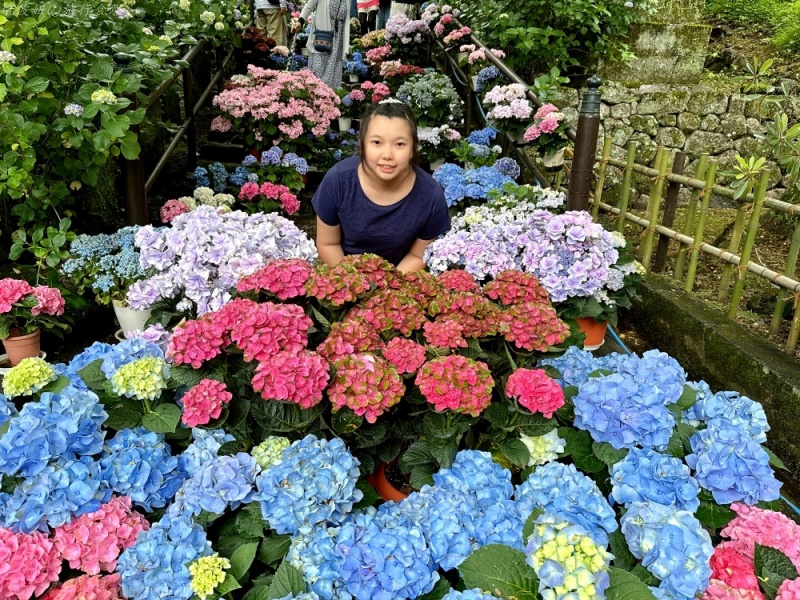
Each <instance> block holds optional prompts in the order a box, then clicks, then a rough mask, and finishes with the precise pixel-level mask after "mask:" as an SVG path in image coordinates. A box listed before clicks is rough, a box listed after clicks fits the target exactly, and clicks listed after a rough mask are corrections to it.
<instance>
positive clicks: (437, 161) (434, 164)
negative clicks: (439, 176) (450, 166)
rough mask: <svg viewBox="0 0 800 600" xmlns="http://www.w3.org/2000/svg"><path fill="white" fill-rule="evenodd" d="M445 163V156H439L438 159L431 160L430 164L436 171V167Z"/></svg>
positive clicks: (432, 169)
mask: <svg viewBox="0 0 800 600" xmlns="http://www.w3.org/2000/svg"><path fill="white" fill-rule="evenodd" d="M443 164H444V159H443V158H439V159H437V160H432V161H430V164H429V166H430V169H431V171H435V170H436V169H438V168H439V167H441V166H442V165H443Z"/></svg>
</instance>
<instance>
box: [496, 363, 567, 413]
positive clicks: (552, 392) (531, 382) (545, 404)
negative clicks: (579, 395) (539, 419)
mask: <svg viewBox="0 0 800 600" xmlns="http://www.w3.org/2000/svg"><path fill="white" fill-rule="evenodd" d="M506 396H508V397H509V398H514V399H515V400H517V401H518V402H519V403H520V404H521V405H522V406H524V407H525V408H527V409H528V410H529V411H531V412H534V413H536V412H538V413H542V414H543V415H544V416H545V417H547V418H548V419H549V418H550V417H552V416H553V413H554V412H556V411H557V410H558V409H559V408H561V407H562V406H564V391H563V390H562V389H561V386H560V385H558V383H557V382H556V381H555V380H554V379H552V378H551V377H549V376H548V375H547V373H545V372H544V370H542V369H517V370H516V371H514V372H513V373H512V374H511V375H509V376H508V381H506Z"/></svg>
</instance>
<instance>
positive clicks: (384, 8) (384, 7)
mask: <svg viewBox="0 0 800 600" xmlns="http://www.w3.org/2000/svg"><path fill="white" fill-rule="evenodd" d="M379 2H380V4H379V5H378V18H377V21H376V23H375V29H386V21H388V20H389V15H390V14H391V12H392V0H379Z"/></svg>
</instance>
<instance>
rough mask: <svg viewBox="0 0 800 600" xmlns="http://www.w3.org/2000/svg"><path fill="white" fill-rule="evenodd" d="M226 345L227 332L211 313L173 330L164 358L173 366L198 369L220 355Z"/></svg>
mask: <svg viewBox="0 0 800 600" xmlns="http://www.w3.org/2000/svg"><path fill="white" fill-rule="evenodd" d="M228 344H229V340H228V330H227V329H226V328H225V326H224V325H223V324H221V323H219V322H217V321H216V320H215V319H214V317H213V313H208V314H206V315H203V316H202V317H200V318H199V319H195V320H193V321H186V322H185V323H182V324H180V325H178V326H177V327H176V328H175V330H174V331H173V332H172V335H171V336H170V338H169V345H168V346H167V352H166V356H167V358H168V359H169V360H171V361H172V363H173V364H176V365H192V367H194V368H195V369H199V368H200V367H201V366H202V365H203V363H204V362H206V361H207V360H211V359H212V358H214V357H216V356H218V355H219V354H221V353H222V350H223V348H225V347H226V346H227V345H228Z"/></svg>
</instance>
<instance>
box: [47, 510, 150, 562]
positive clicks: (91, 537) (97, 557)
mask: <svg viewBox="0 0 800 600" xmlns="http://www.w3.org/2000/svg"><path fill="white" fill-rule="evenodd" d="M149 527H150V524H149V523H148V522H147V520H146V519H145V518H144V517H143V516H142V515H140V514H139V513H137V512H136V511H133V510H131V500H130V498H127V497H125V496H119V497H115V498H112V499H111V500H110V501H109V502H107V503H105V504H103V505H102V506H101V507H100V509H99V510H97V511H95V512H93V513H89V514H85V515H82V516H80V517H78V518H77V519H73V521H72V522H71V523H66V524H64V525H62V526H61V527H59V528H57V529H56V530H55V531H54V532H53V538H52V539H53V541H54V542H55V545H56V548H57V549H58V552H59V554H60V555H61V556H62V557H63V558H64V560H66V561H68V562H69V566H70V568H71V569H78V570H80V571H83V572H84V573H88V574H89V575H98V574H99V573H100V572H101V571H106V572H113V571H114V569H115V568H116V566H117V558H118V557H119V555H120V553H121V552H122V551H123V550H124V549H125V548H128V547H129V546H131V545H133V543H134V542H135V541H136V536H137V535H138V534H139V532H140V531H146V530H147V529H148V528H149Z"/></svg>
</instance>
